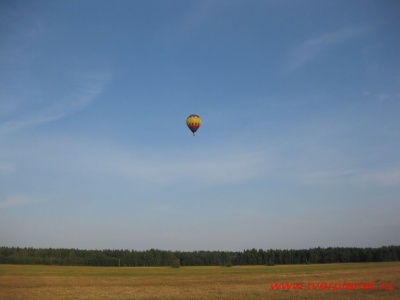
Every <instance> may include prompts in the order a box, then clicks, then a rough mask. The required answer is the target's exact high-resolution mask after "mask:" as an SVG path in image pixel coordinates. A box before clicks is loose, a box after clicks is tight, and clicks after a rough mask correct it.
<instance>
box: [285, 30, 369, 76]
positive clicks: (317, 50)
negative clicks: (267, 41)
mask: <svg viewBox="0 0 400 300" xmlns="http://www.w3.org/2000/svg"><path fill="white" fill-rule="evenodd" d="M365 32H366V28H365V27H352V28H347V29H344V30H339V31H335V32H331V33H327V34H324V35H322V36H319V37H315V38H310V39H307V40H305V41H303V42H302V43H300V44H299V45H298V46H296V47H295V48H294V49H293V50H292V51H291V52H290V54H289V57H288V63H287V65H288V68H289V69H290V70H294V69H297V68H300V67H302V66H304V65H305V64H307V63H308V62H310V61H312V60H314V59H316V58H318V57H320V56H321V55H322V54H323V53H324V52H325V51H327V50H328V49H329V48H330V47H332V46H334V45H336V44H339V43H342V42H345V41H347V40H349V39H352V38H356V37H358V36H360V35H362V34H364V33H365Z"/></svg>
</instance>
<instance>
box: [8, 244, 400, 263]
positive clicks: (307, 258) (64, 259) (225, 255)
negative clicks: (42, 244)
mask: <svg viewBox="0 0 400 300" xmlns="http://www.w3.org/2000/svg"><path fill="white" fill-rule="evenodd" d="M399 260H400V246H383V247H379V248H350V247H329V248H320V247H318V248H310V249H303V250H293V249H291V250H287V249H285V250H273V249H270V250H262V249H259V250H257V249H254V248H253V249H248V250H243V251H236V252H233V251H166V250H158V249H150V250H144V251H135V250H79V249H53V248H20V247H0V264H42V265H65V266H120V267H123V266H129V267H131V266H132V267H133V266H143V267H147V266H151V267H153V266H154V267H155V266H171V267H180V266H235V265H269V266H273V265H282V264H320V263H349V262H387V261H399Z"/></svg>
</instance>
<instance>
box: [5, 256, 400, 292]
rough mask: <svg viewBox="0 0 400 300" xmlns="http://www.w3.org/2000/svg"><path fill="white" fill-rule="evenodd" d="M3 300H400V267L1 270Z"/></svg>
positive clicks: (386, 265) (393, 264) (307, 266)
mask: <svg viewBox="0 0 400 300" xmlns="http://www.w3.org/2000/svg"><path fill="white" fill-rule="evenodd" d="M344 281H346V285H347V289H348V290H347V289H346V285H343V282H344ZM273 283H300V284H301V286H302V289H301V290H285V291H284V290H273V289H272V288H271V284H273ZM310 283H311V284H310ZM324 283H326V285H323V284H324ZM330 283H332V284H331V286H330V287H329V288H328V286H329V284H330ZM334 283H336V284H337V286H336V287H337V288H338V289H339V290H337V291H335V292H334V291H333V287H334ZM355 283H360V284H361V285H360V284H358V285H355ZM349 284H353V285H349ZM386 284H387V285H386ZM339 285H340V288H339ZM308 287H309V288H308ZM380 287H381V289H380ZM321 288H322V289H321ZM0 299H400V263H399V262H396V263H360V264H354V263H351V264H350V263H349V264H324V265H284V266H269V267H268V266H240V267H230V268H228V267H181V268H178V269H173V268H169V267H121V268H118V267H62V266H37V265H35V266H32V265H28V266H27V265H23V266H21V265H0Z"/></svg>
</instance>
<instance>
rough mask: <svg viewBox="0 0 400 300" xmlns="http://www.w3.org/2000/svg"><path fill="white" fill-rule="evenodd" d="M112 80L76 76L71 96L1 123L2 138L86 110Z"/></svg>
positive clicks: (107, 76)
mask: <svg viewBox="0 0 400 300" xmlns="http://www.w3.org/2000/svg"><path fill="white" fill-rule="evenodd" d="M110 78H111V76H110V74H108V73H96V74H90V73H81V74H75V81H76V86H75V89H74V90H73V92H72V93H71V94H70V95H69V96H67V97H66V98H65V97H61V96H60V100H58V101H56V102H54V103H50V104H47V106H44V107H42V108H40V109H37V110H34V111H28V112H26V113H23V116H17V117H15V118H13V119H12V120H8V121H5V122H3V123H0V136H2V135H5V134H8V133H11V132H14V131H16V130H19V129H23V128H25V127H29V126H34V125H39V124H42V123H47V122H51V121H55V120H58V119H61V118H63V117H65V116H67V115H69V114H71V113H75V112H77V111H80V110H82V109H84V108H85V107H86V106H88V105H89V104H91V103H92V102H93V101H94V100H95V99H96V97H97V96H98V95H99V94H100V93H101V92H102V91H103V90H104V88H105V86H106V84H107V83H108V81H109V80H110Z"/></svg>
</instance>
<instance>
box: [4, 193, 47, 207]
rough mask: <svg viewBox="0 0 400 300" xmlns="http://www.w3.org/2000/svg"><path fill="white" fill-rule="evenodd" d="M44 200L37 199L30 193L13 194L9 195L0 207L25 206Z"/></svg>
mask: <svg viewBox="0 0 400 300" xmlns="http://www.w3.org/2000/svg"><path fill="white" fill-rule="evenodd" d="M43 201H44V200H41V199H37V198H35V197H32V196H29V195H13V196H9V197H7V198H6V199H5V200H4V201H2V202H0V209H5V208H12V207H19V206H25V205H28V204H32V203H37V202H43Z"/></svg>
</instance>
